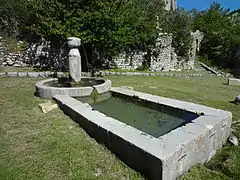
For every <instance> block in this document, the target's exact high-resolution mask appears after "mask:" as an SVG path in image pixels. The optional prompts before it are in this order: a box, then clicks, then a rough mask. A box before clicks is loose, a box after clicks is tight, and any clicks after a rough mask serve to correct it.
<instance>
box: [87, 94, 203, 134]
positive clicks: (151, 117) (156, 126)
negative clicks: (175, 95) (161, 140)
mask: <svg viewBox="0 0 240 180" xmlns="http://www.w3.org/2000/svg"><path fill="white" fill-rule="evenodd" d="M91 106H92V107H93V108H94V109H95V110H98V111H100V112H102V113H104V114H106V115H107V116H110V117H113V118H115V119H117V120H119V121H121V122H124V123H126V124H128V125H130V126H133V127H135V128H136V129H139V130H141V131H142V132H145V133H147V134H150V135H152V136H154V137H160V136H162V135H164V134H166V133H168V132H170V131H172V130H173V129H175V128H177V127H180V126H182V125H184V124H187V123H189V122H191V121H192V120H193V119H195V118H196V117H198V116H197V115H196V114H194V113H190V112H186V111H182V110H179V109H174V108H172V107H164V106H162V107H161V106H158V107H147V106H143V105H140V104H139V103H136V101H129V99H123V98H119V97H114V96H113V97H111V98H109V99H107V100H105V101H100V102H96V103H93V104H91Z"/></svg>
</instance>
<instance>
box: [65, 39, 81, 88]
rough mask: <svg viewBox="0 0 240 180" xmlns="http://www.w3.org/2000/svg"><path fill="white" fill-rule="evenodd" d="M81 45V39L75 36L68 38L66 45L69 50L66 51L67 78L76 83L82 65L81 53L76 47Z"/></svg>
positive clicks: (79, 76) (79, 77)
mask: <svg viewBox="0 0 240 180" xmlns="http://www.w3.org/2000/svg"><path fill="white" fill-rule="evenodd" d="M80 46H81V39H80V38H76V37H70V38H68V47H69V48H70V51H69V53H68V61H69V62H68V65H69V80H70V81H72V82H74V83H78V82H80V81H81V78H82V75H81V72H82V65H81V55H80V53H79V50H78V47H80Z"/></svg>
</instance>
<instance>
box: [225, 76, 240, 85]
mask: <svg viewBox="0 0 240 180" xmlns="http://www.w3.org/2000/svg"><path fill="white" fill-rule="evenodd" d="M228 85H229V86H240V79H236V78H229V79H228Z"/></svg>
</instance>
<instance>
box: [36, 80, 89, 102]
mask: <svg viewBox="0 0 240 180" xmlns="http://www.w3.org/2000/svg"><path fill="white" fill-rule="evenodd" d="M57 80H58V79H57V78H52V79H46V80H42V81H38V82H37V83H36V85H35V87H36V92H37V94H38V95H39V96H40V97H42V98H46V99H50V98H52V97H53V96H55V95H58V94H62V95H64V94H65V95H67V94H68V95H70V96H72V97H83V96H90V95H91V93H92V91H93V89H94V88H93V87H80V88H78V87H72V88H57V87H49V86H46V85H44V84H45V83H47V82H51V81H57Z"/></svg>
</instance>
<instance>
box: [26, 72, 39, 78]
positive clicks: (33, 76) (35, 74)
mask: <svg viewBox="0 0 240 180" xmlns="http://www.w3.org/2000/svg"><path fill="white" fill-rule="evenodd" d="M27 74H28V77H32V78H36V77H39V73H38V72H28V73H27Z"/></svg>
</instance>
